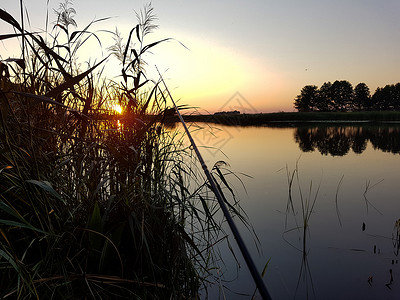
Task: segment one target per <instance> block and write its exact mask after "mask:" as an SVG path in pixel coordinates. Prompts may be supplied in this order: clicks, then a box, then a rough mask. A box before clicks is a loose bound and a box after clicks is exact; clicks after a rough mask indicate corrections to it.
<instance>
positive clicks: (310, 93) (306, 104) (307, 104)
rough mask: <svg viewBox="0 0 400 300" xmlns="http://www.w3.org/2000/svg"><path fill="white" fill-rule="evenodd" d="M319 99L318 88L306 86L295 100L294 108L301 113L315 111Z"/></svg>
mask: <svg viewBox="0 0 400 300" xmlns="http://www.w3.org/2000/svg"><path fill="white" fill-rule="evenodd" d="M317 97H318V87H317V86H315V85H306V86H305V87H303V88H302V90H301V93H300V95H297V97H296V98H295V100H294V107H295V108H296V109H297V110H298V111H301V112H304V111H313V110H315V103H316V102H317Z"/></svg>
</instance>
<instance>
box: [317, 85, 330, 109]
mask: <svg viewBox="0 0 400 300" xmlns="http://www.w3.org/2000/svg"><path fill="white" fill-rule="evenodd" d="M332 103H333V101H332V83H331V82H330V81H328V82H324V84H323V85H321V87H320V88H319V90H318V99H317V104H316V107H317V108H318V110H319V111H330V110H332Z"/></svg>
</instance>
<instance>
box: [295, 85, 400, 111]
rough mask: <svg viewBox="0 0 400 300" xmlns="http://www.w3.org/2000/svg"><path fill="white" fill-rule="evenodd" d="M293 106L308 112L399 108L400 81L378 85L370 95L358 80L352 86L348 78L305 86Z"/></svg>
mask: <svg viewBox="0 0 400 300" xmlns="http://www.w3.org/2000/svg"><path fill="white" fill-rule="evenodd" d="M294 108H295V109H297V110H298V111H299V112H307V111H361V110H400V83H396V84H388V85H386V86H385V87H383V88H380V87H378V88H377V89H376V91H375V93H374V94H373V95H371V93H370V89H369V87H368V86H367V85H366V84H365V83H363V82H361V83H359V84H357V85H356V86H355V87H354V88H353V86H352V84H351V83H350V82H348V81H347V80H336V81H335V82H334V83H331V82H329V81H328V82H325V83H324V84H322V85H321V87H320V88H318V87H317V86H316V85H306V86H305V87H303V88H302V89H301V92H300V94H299V95H297V96H296V98H295V99H294Z"/></svg>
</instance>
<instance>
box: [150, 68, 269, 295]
mask: <svg viewBox="0 0 400 300" xmlns="http://www.w3.org/2000/svg"><path fill="white" fill-rule="evenodd" d="M156 69H157V72H158V74H159V76H160V79H161V82H162V83H163V84H164V87H165V90H166V91H167V93H168V96H169V98H170V99H171V101H172V104H173V105H174V108H175V111H176V113H177V115H178V117H179V120H180V122H181V123H182V125H183V128H184V129H185V132H186V134H187V136H188V138H189V140H190V144H191V145H192V147H193V149H194V151H195V153H196V155H197V158H198V159H199V161H200V164H201V167H202V168H203V171H204V174H205V175H206V177H207V179H208V181H209V183H210V186H211V188H212V191H213V192H214V194H215V197H216V198H217V200H218V203H219V206H220V207H221V210H222V212H223V213H224V216H225V218H226V220H227V222H228V224H229V227H230V229H231V231H232V234H233V236H234V237H235V239H236V242H237V244H238V246H239V249H240V251H241V252H242V255H243V258H244V260H245V261H246V264H247V267H248V268H249V271H250V273H251V275H252V276H253V280H254V281H255V283H256V286H257V288H258V290H259V292H260V295H261V297H262V298H263V299H264V300H270V299H272V298H271V296H270V295H269V293H268V290H267V287H266V286H265V284H264V281H263V280H262V278H261V275H260V274H259V273H258V271H257V268H256V266H255V264H254V261H253V259H252V257H251V255H250V253H249V251H248V250H247V247H246V244H245V243H244V242H243V239H242V237H241V236H240V233H239V230H238V229H237V227H236V224H235V223H234V222H233V219H232V216H231V215H230V213H229V211H228V208H227V207H226V204H225V202H224V201H226V199H225V197H224V196H223V193H222V191H221V190H220V189H219V188H218V187H217V184H216V183H215V179H214V176H213V175H212V174H211V173H210V171H209V170H208V167H207V165H206V163H205V162H204V160H203V157H202V156H201V154H200V151H199V149H198V148H197V145H196V143H195V142H194V140H193V138H192V135H191V134H190V131H189V129H188V128H187V126H186V123H185V121H184V120H183V117H182V115H181V114H180V112H179V109H178V106H177V105H176V103H175V101H174V99H173V98H172V95H171V93H170V92H169V89H168V87H167V85H166V83H165V81H164V78H163V77H162V75H161V73H160V71H159V70H158V68H157V66H156Z"/></svg>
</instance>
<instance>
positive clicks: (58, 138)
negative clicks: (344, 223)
mask: <svg viewBox="0 0 400 300" xmlns="http://www.w3.org/2000/svg"><path fill="white" fill-rule="evenodd" d="M21 5H22V4H21ZM21 9H22V7H21ZM56 15H57V21H56V25H55V26H54V29H53V30H52V31H51V32H43V33H40V34H38V33H33V32H30V31H28V30H26V28H24V26H22V25H20V24H22V23H23V22H22V21H21V22H18V21H17V20H16V19H14V17H12V16H11V15H10V14H8V13H7V12H6V11H4V10H0V20H1V21H2V22H3V23H7V24H9V25H11V26H12V27H13V28H14V31H15V32H14V33H10V34H3V35H0V40H7V39H18V40H19V41H22V43H21V45H22V49H21V57H19V58H9V59H5V60H2V61H1V62H0V88H1V89H0V109H1V114H0V116H1V124H0V125H1V126H0V224H1V227H0V298H4V299H8V298H10V299H14V298H18V299H34V298H37V299H54V298H59V297H62V298H71V299H78V298H92V299H109V298H115V299H117V298H118V299H120V298H128V299H136V298H138V299H142V298H145V299H183V298H185V299H188V298H198V297H199V289H200V287H201V286H202V285H205V284H206V280H205V279H206V278H207V276H208V274H209V270H210V269H211V268H212V265H210V264H211V263H214V262H215V261H216V259H215V258H214V256H213V253H214V252H213V250H212V249H213V245H214V244H216V243H217V242H218V240H219V239H220V232H221V224H220V223H219V222H217V221H216V220H215V218H214V216H215V210H216V209H217V208H216V206H215V204H213V203H215V202H213V201H212V199H211V198H210V196H209V195H210V194H209V192H207V185H206V184H205V183H204V182H201V181H200V180H201V178H199V179H196V178H198V177H196V176H197V174H196V170H194V169H192V166H191V165H188V163H187V162H188V161H189V160H188V159H187V157H188V156H190V151H187V149H185V148H184V147H183V146H182V143H181V141H180V139H179V136H178V135H177V134H176V133H173V131H171V130H169V129H168V128H166V127H165V126H164V121H165V120H166V119H167V118H168V117H169V116H170V115H171V114H172V113H171V112H172V110H171V109H170V108H169V107H168V106H167V101H166V97H165V95H164V91H163V90H162V89H161V88H160V87H159V83H158V81H157V80H155V81H154V80H150V79H149V78H147V77H146V73H145V66H146V64H145V61H144V58H145V54H146V53H147V52H148V51H149V50H150V49H152V48H153V47H155V46H157V45H159V44H160V43H162V42H163V41H166V40H167V39H164V40H160V41H157V42H152V43H150V44H146V37H147V35H149V34H150V33H151V32H152V30H154V29H155V28H156V26H155V25H154V21H155V19H156V18H155V16H154V12H153V8H152V7H151V6H150V5H149V6H146V7H145V8H144V9H143V10H142V11H141V12H140V13H139V14H137V17H138V24H137V25H136V26H135V27H134V28H133V29H132V30H131V32H130V34H129V36H128V39H127V42H126V44H124V43H123V38H122V37H120V36H118V35H116V36H115V41H116V42H117V43H116V44H115V45H114V46H113V47H111V48H110V49H109V50H110V51H111V54H114V55H116V56H117V57H119V58H120V62H121V65H122V82H115V81H111V80H107V79H104V74H102V72H101V71H98V70H99V69H100V68H102V66H103V65H104V63H106V61H107V59H108V57H106V58H104V59H103V60H101V61H100V62H97V63H94V64H88V67H87V69H86V70H80V69H79V68H78V67H77V66H78V62H77V58H76V54H77V51H78V50H79V49H80V48H81V47H83V46H84V45H86V44H85V43H86V42H87V41H88V40H90V39H94V40H95V41H96V42H98V43H100V45H101V41H100V38H99V37H98V36H97V35H96V34H95V33H92V32H90V28H91V25H92V24H93V23H95V22H98V21H100V20H96V21H93V22H91V23H90V24H89V25H87V26H86V27H85V28H83V29H82V30H78V29H75V27H76V22H75V21H74V19H73V17H74V15H75V10H73V8H72V7H71V3H70V2H69V1H66V2H64V3H63V4H61V5H60V8H59V9H58V10H57V11H56ZM22 17H23V16H22ZM133 40H136V44H133ZM134 45H137V47H134ZM113 103H118V104H119V105H121V106H122V107H123V111H124V113H123V114H122V115H118V114H117V113H115V112H113V111H110V110H108V109H107V107H110V106H111V105H112V104H113ZM196 180H197V181H200V184H198V185H197V186H196V187H193V183H194V182H196ZM232 209H234V205H232ZM236 212H237V213H238V214H239V212H238V211H236Z"/></svg>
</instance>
